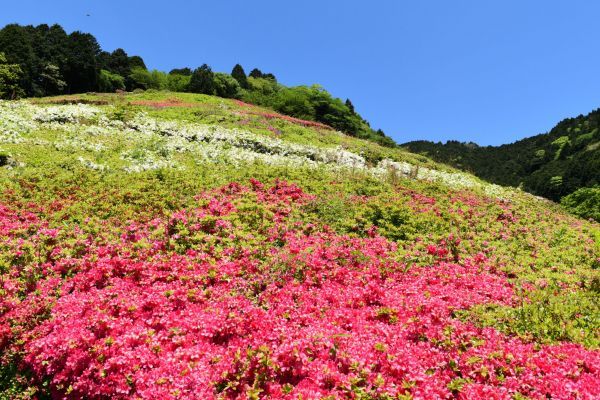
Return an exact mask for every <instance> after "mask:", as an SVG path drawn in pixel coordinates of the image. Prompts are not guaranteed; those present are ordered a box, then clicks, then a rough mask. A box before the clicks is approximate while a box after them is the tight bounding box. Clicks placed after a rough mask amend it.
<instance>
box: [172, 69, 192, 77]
mask: <svg viewBox="0 0 600 400" xmlns="http://www.w3.org/2000/svg"><path fill="white" fill-rule="evenodd" d="M169 75H183V76H191V75H192V70H191V69H189V68H188V67H185V68H173V69H172V70H170V71H169Z"/></svg>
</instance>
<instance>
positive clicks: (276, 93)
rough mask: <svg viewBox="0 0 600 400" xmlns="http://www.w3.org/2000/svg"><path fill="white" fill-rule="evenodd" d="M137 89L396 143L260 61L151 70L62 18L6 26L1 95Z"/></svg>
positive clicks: (350, 108)
mask: <svg viewBox="0 0 600 400" xmlns="http://www.w3.org/2000/svg"><path fill="white" fill-rule="evenodd" d="M136 89H137V90H148V89H153V90H170V91H174V92H191V93H200V94H208V95H217V96H220V97H224V98H232V99H238V100H243V101H245V102H249V103H252V104H258V105H262V106H265V107H269V108H271V109H273V110H275V111H277V112H280V113H283V114H285V115H288V116H291V117H295V118H300V119H305V120H310V121H315V122H319V123H322V124H326V125H329V126H331V127H333V128H335V129H336V130H339V131H342V132H344V133H346V134H348V135H351V136H355V137H359V138H362V139H368V140H370V141H374V142H376V143H379V144H381V145H384V146H388V147H396V143H395V142H394V141H393V140H392V139H391V138H389V137H388V136H386V135H385V133H384V132H383V131H382V130H381V129H377V130H375V129H373V128H371V126H370V124H369V122H368V121H366V120H365V119H364V118H363V117H361V116H360V114H359V113H358V112H357V111H356V110H355V108H354V105H353V104H352V102H351V101H350V100H349V99H346V100H345V101H342V100H341V99H339V98H335V97H334V96H332V95H331V94H330V93H329V92H327V91H326V90H325V89H324V88H323V87H321V86H319V85H316V84H313V85H301V86H294V87H288V86H286V85H283V84H281V83H280V82H277V78H276V77H275V75H274V74H272V73H264V72H262V71H261V70H259V69H258V68H254V69H252V70H251V71H250V73H249V74H246V71H245V70H244V68H243V67H242V66H241V65H240V64H236V65H235V66H234V67H233V69H232V70H231V73H224V72H214V71H213V70H212V69H211V67H210V66H209V65H207V64H203V65H201V66H199V67H197V68H189V67H183V68H174V69H172V70H171V71H169V72H168V73H167V72H164V71H159V70H156V69H153V70H149V69H148V68H147V67H146V64H145V62H144V60H143V59H142V57H140V56H137V55H136V56H131V55H129V54H127V52H126V51H125V50H123V49H121V48H118V49H115V50H113V51H112V52H108V51H104V50H102V49H101V47H100V45H99V44H98V41H97V40H96V38H95V37H94V36H93V35H92V34H90V33H84V32H80V31H75V32H71V33H69V34H67V32H66V31H65V30H64V29H63V28H62V27H61V26H60V25H58V24H55V25H52V26H48V25H46V24H41V25H38V26H33V25H26V26H22V25H18V24H9V25H6V26H5V27H4V28H2V29H0V99H2V98H4V99H16V98H19V97H44V96H53V95H60V94H74V93H87V92H105V93H114V92H116V91H125V90H127V91H133V90H136Z"/></svg>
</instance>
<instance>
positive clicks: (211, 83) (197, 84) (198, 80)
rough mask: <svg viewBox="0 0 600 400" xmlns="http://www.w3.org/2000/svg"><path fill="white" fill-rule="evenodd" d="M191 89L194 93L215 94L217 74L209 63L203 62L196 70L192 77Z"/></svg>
mask: <svg viewBox="0 0 600 400" xmlns="http://www.w3.org/2000/svg"><path fill="white" fill-rule="evenodd" d="M189 91H190V92H192V93H203V94H211V95H212V94H215V74H214V73H213V72H212V69H211V68H210V67H209V66H208V65H207V64H203V65H202V66H201V67H199V68H196V69H195V70H194V72H193V73H192V77H191V79H190V86H189Z"/></svg>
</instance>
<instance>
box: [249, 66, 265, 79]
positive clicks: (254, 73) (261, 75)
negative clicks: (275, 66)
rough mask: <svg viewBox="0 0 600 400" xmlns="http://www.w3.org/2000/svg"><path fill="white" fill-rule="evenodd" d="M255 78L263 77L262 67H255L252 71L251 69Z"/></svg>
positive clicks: (251, 74) (251, 73)
mask: <svg viewBox="0 0 600 400" xmlns="http://www.w3.org/2000/svg"><path fill="white" fill-rule="evenodd" d="M248 76H251V77H253V78H263V73H262V71H261V70H260V69H258V68H254V69H253V70H252V71H250V75H248Z"/></svg>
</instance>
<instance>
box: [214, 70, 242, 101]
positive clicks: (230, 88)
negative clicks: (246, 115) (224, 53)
mask: <svg viewBox="0 0 600 400" xmlns="http://www.w3.org/2000/svg"><path fill="white" fill-rule="evenodd" d="M215 91H216V94H217V96H220V97H225V98H229V99H238V98H240V97H241V86H240V84H239V83H238V81H237V80H235V79H234V78H233V77H232V76H231V75H227V74H224V73H221V72H217V73H216V74H215Z"/></svg>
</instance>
